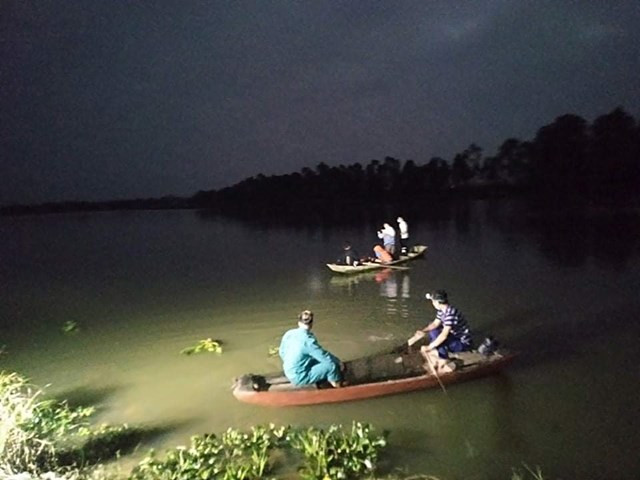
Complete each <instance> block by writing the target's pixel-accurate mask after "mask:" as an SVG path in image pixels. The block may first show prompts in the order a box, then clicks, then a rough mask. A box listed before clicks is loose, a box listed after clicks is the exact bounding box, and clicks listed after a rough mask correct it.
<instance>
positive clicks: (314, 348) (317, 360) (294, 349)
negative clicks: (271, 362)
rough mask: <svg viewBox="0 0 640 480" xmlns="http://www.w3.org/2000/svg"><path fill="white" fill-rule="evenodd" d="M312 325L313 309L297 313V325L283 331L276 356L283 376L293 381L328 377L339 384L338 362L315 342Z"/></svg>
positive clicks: (312, 380)
mask: <svg viewBox="0 0 640 480" xmlns="http://www.w3.org/2000/svg"><path fill="white" fill-rule="evenodd" d="M312 327H313V312H311V311H310V310H305V311H303V312H302V313H300V315H298V328H293V329H291V330H289V331H288V332H286V333H285V334H284V335H283V337H282V341H281V342H280V358H281V359H282V364H283V370H284V374H285V375H286V377H287V378H288V379H289V380H290V381H291V383H293V384H295V385H309V384H313V383H318V382H323V381H328V382H329V383H330V384H331V385H332V386H333V387H340V386H342V385H341V384H342V363H341V362H340V360H339V359H338V358H337V357H336V356H335V355H332V354H331V353H329V352H327V351H326V350H325V349H324V348H322V347H321V346H320V345H319V344H318V340H317V339H316V337H315V335H314V334H313V333H311V328H312Z"/></svg>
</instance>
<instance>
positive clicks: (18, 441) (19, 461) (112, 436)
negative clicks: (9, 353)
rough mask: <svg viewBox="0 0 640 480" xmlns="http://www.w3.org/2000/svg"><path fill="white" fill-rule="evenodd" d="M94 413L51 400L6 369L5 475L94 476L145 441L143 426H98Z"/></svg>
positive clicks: (1, 460)
mask: <svg viewBox="0 0 640 480" xmlns="http://www.w3.org/2000/svg"><path fill="white" fill-rule="evenodd" d="M93 413H94V408H93V407H71V406H69V405H68V403H67V402H66V401H57V400H52V399H45V398H44V391H43V390H42V389H39V388H36V387H34V386H33V385H31V384H29V382H28V381H27V379H26V378H25V377H23V376H21V375H19V374H17V373H7V372H0V478H6V477H8V476H10V475H14V476H16V475H19V476H20V477H16V478H22V477H24V478H34V479H38V478H45V477H47V478H49V479H58V478H67V479H71V478H74V479H75V478H88V477H89V476H92V469H91V467H92V466H93V465H96V464H97V463H98V462H99V461H104V460H109V459H112V458H114V457H115V456H117V454H118V452H121V451H129V452H130V451H132V450H133V448H134V447H135V446H136V445H137V444H138V443H139V438H140V435H139V434H138V430H136V429H132V428H129V427H128V426H126V425H124V426H120V427H110V426H108V425H102V426H100V427H98V428H92V427H91V425H90V423H89V420H88V419H89V417H90V416H91V415H92V414H93ZM53 472H56V473H53ZM105 475H106V474H105ZM96 478H106V476H100V477H96Z"/></svg>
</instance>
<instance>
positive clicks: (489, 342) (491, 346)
mask: <svg viewBox="0 0 640 480" xmlns="http://www.w3.org/2000/svg"><path fill="white" fill-rule="evenodd" d="M497 349H498V341H497V340H496V339H495V338H493V337H492V336H488V337H487V338H485V339H484V340H483V341H482V343H481V344H480V346H479V347H478V352H479V353H481V354H482V355H485V356H487V357H488V356H490V355H493V354H494V353H496V350H497Z"/></svg>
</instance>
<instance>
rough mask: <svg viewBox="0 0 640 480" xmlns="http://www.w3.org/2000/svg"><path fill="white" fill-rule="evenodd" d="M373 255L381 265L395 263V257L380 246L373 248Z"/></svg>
mask: <svg viewBox="0 0 640 480" xmlns="http://www.w3.org/2000/svg"><path fill="white" fill-rule="evenodd" d="M373 253H374V254H375V256H376V260H377V261H378V262H380V263H391V262H392V261H393V257H392V256H391V255H390V254H389V252H387V251H386V250H385V249H384V248H382V247H381V246H380V245H374V246H373Z"/></svg>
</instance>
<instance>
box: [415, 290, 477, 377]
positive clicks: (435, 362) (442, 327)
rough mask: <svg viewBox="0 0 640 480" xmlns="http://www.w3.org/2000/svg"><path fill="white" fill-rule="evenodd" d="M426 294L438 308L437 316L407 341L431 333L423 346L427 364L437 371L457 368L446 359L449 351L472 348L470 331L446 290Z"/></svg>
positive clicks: (444, 371) (429, 367)
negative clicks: (451, 302) (450, 300)
mask: <svg viewBox="0 0 640 480" xmlns="http://www.w3.org/2000/svg"><path fill="white" fill-rule="evenodd" d="M425 297H426V299H427V300H431V304H432V305H433V308H435V309H436V318H435V319H434V320H433V321H432V322H431V323H430V324H429V325H427V326H426V327H425V328H423V329H421V330H417V331H416V333H415V335H414V336H413V337H411V338H410V339H409V341H408V343H409V345H412V344H413V343H415V342H416V341H418V340H419V339H420V338H422V337H424V336H426V335H427V334H428V335H429V343H428V344H427V345H423V346H422V347H420V353H421V354H422V356H423V357H424V359H425V361H426V364H425V368H427V369H428V370H432V371H433V372H434V373H437V372H442V373H447V372H450V371H453V370H454V369H455V364H454V363H453V362H448V361H447V359H448V358H449V353H457V352H467V351H469V350H471V349H472V348H473V345H472V341H471V332H470V331H469V327H468V326H467V321H466V320H465V318H464V316H463V315H462V313H461V312H460V311H459V310H458V309H457V308H455V307H453V306H451V305H449V299H448V297H447V292H445V291H444V290H436V291H435V292H432V293H427V294H426V295H425Z"/></svg>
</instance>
